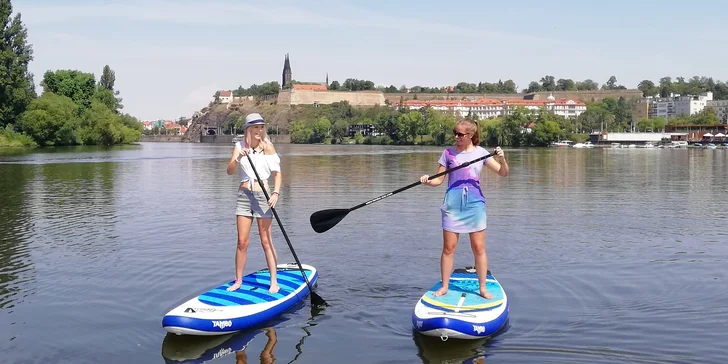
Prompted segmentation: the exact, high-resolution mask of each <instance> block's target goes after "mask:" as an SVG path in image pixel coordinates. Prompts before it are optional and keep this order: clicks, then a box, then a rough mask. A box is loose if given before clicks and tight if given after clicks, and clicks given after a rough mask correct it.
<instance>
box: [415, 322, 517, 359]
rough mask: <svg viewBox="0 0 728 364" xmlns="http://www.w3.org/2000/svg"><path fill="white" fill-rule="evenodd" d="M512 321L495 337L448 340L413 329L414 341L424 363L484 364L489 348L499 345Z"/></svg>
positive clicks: (418, 354)
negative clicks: (500, 337) (501, 337)
mask: <svg viewBox="0 0 728 364" xmlns="http://www.w3.org/2000/svg"><path fill="white" fill-rule="evenodd" d="M510 327H511V325H510V320H507V321H506V323H505V325H503V328H502V329H501V330H499V331H498V332H496V333H495V334H494V335H492V336H490V337H487V338H482V339H476V340H467V339H448V340H447V341H443V340H442V339H440V338H439V337H434V336H426V335H422V334H420V333H419V332H417V331H415V330H414V329H412V340H414V342H415V345H416V346H417V356H418V357H419V358H420V359H422V362H423V363H426V364H430V363H432V364H434V363H484V362H485V357H486V356H488V355H490V354H488V353H487V352H488V350H489V348H492V347H494V346H495V345H497V343H498V341H499V339H498V337H499V336H501V335H503V334H505V333H506V332H508V330H509V329H510Z"/></svg>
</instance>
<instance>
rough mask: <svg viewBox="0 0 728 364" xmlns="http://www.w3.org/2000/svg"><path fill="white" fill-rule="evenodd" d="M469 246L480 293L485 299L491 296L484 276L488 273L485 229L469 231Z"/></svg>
mask: <svg viewBox="0 0 728 364" xmlns="http://www.w3.org/2000/svg"><path fill="white" fill-rule="evenodd" d="M470 247H471V248H472V249H473V256H474V257H475V271H476V272H477V274H478V284H479V285H480V295H481V296H483V298H485V299H491V298H493V295H491V294H490V293H488V290H487V289H486V285H485V283H486V277H487V275H488V256H487V255H486V254H485V230H482V231H478V232H474V233H470Z"/></svg>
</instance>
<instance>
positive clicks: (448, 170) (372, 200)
mask: <svg viewBox="0 0 728 364" xmlns="http://www.w3.org/2000/svg"><path fill="white" fill-rule="evenodd" d="M488 157H492V155H491V154H486V155H484V156H482V157H478V158H475V159H473V160H471V161H468V162H465V163H463V164H461V165H459V166H457V167H453V168H450V169H447V170H444V171H442V172H440V173H437V174H434V175H432V176H430V177H429V178H427V179H428V180H432V179H435V178H438V177H441V176H444V175H446V174H448V173H450V172H453V171H455V170H458V169H460V168H465V167H467V166H469V165H471V164H473V163H475V162H479V161H481V160H483V159H486V158H488ZM421 183H422V182H421V181H417V182H413V183H411V184H409V185H407V186H404V187H401V188H398V189H396V190H394V191H392V192H389V193H385V194H383V195H381V196H379V197H376V198H373V199H371V200H369V201H367V202H364V203H361V204H359V205H356V206H354V207H352V208H350V209H349V212H351V211H354V210H356V209H358V208H362V207H364V206H367V205H370V204H373V203H375V202H377V201H379V200H382V199H385V198H387V197H389V196H392V195H394V194H397V193H400V192H402V191H404V190H408V189H410V188H412V187H415V186H417V185H419V184H421Z"/></svg>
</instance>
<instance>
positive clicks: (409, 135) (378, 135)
mask: <svg viewBox="0 0 728 364" xmlns="http://www.w3.org/2000/svg"><path fill="white" fill-rule="evenodd" d="M586 104H587V108H586V111H585V112H582V113H581V114H580V115H579V116H578V117H575V118H566V117H563V116H560V115H557V114H555V113H554V112H552V111H550V110H545V109H541V110H529V109H526V108H523V107H516V108H513V109H510V110H509V113H508V114H507V115H504V116H499V117H494V118H488V119H483V120H479V118H478V116H477V114H468V115H466V116H465V117H469V118H472V119H474V120H477V121H479V126H480V132H481V141H482V142H481V145H484V146H486V145H490V146H495V145H501V146H513V147H522V146H523V147H525V146H547V145H549V144H550V143H551V142H554V141H559V140H565V139H568V140H577V141H584V140H586V139H587V138H588V136H589V134H591V133H595V132H600V131H607V132H630V131H632V128H633V125H632V110H633V105H634V104H633V101H630V100H627V99H625V98H623V97H620V98H612V97H607V98H604V99H602V100H600V101H594V102H587V103H586ZM302 110H303V111H301V112H299V113H298V114H297V115H296V117H295V118H294V119H295V120H294V121H292V122H291V123H290V125H289V127H288V133H289V134H290V135H291V142H292V143H351V142H353V143H358V144H420V145H450V144H452V143H454V141H455V139H454V137H453V135H452V130H453V128H454V126H455V123H456V122H457V120H459V119H460V118H462V116H460V115H455V114H453V113H442V112H440V111H437V110H434V109H432V108H430V107H425V108H421V109H418V110H409V109H407V108H405V107H399V108H391V107H386V106H375V107H371V108H356V107H352V106H351V105H350V104H349V103H348V102H346V101H341V102H336V103H333V104H330V105H319V106H318V107H304V108H302ZM716 123H718V117H717V115H716V113H715V110H714V109H713V108H712V107H706V108H705V109H704V110H703V111H701V112H700V113H697V114H694V115H681V116H676V117H672V118H670V120H669V121H667V120H665V119H664V118H652V119H640V120H638V121H637V122H636V123H635V125H634V128H635V129H636V131H653V132H658V131H663V130H664V128H665V125H685V124H716ZM357 124H358V125H361V124H369V125H372V126H373V128H374V133H373V134H372V135H366V136H365V135H363V134H362V133H356V134H355V135H350V134H349V126H350V125H357Z"/></svg>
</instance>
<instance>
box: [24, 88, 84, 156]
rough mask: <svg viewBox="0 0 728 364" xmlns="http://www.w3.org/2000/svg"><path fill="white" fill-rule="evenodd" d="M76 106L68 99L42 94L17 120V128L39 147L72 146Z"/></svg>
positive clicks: (77, 114) (76, 118)
mask: <svg viewBox="0 0 728 364" xmlns="http://www.w3.org/2000/svg"><path fill="white" fill-rule="evenodd" d="M79 122H80V120H79V113H78V105H76V103H74V102H73V100H71V99H70V98H69V97H66V96H63V95H56V94H54V93H52V92H44V93H43V95H42V96H41V97H39V98H37V99H35V100H33V101H32V102H31V103H30V105H29V106H28V109H27V110H26V111H25V112H24V113H23V114H22V115H21V117H20V119H19V120H18V127H20V129H21V130H22V131H23V132H24V133H26V134H28V135H30V136H31V137H32V138H33V139H34V140H35V142H36V143H38V145H40V146H47V145H74V144H76V135H75V132H76V129H77V128H78V126H79Z"/></svg>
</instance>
